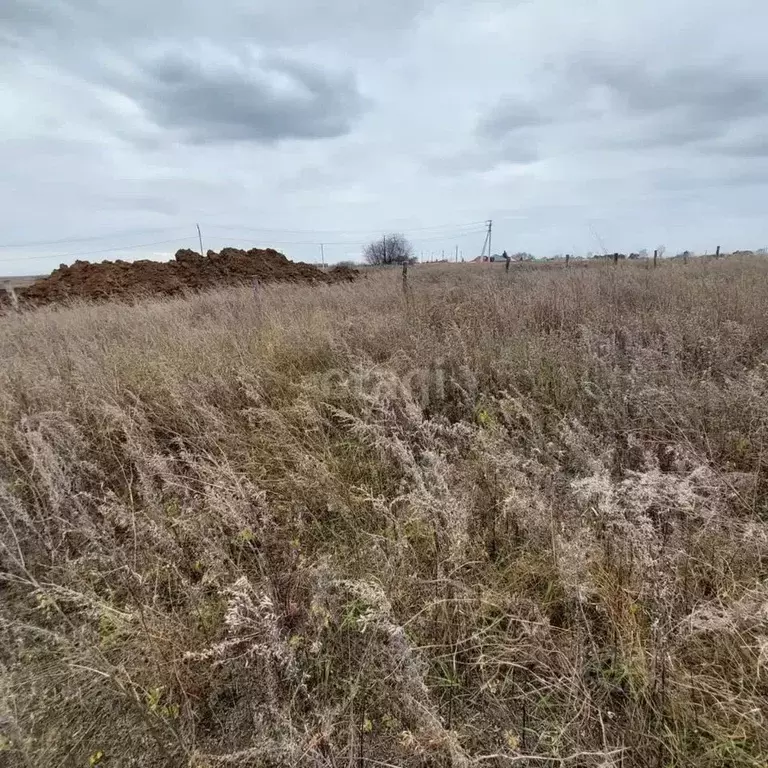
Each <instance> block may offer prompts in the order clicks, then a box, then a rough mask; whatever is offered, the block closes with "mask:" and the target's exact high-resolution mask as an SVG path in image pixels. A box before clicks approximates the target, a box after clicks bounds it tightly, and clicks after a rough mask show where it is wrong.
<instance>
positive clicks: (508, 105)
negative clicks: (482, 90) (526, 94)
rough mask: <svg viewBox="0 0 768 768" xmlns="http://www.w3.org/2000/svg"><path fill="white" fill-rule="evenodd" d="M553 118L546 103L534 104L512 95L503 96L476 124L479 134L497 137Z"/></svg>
mask: <svg viewBox="0 0 768 768" xmlns="http://www.w3.org/2000/svg"><path fill="white" fill-rule="evenodd" d="M554 119H555V115H553V114H551V113H550V112H549V110H548V109H547V107H546V105H536V104H532V103H530V102H529V101H525V100H523V99H517V98H514V97H512V96H505V97H503V98H502V99H501V100H500V101H499V103H498V104H496V105H495V106H494V107H492V108H491V109H490V110H489V111H488V112H487V113H486V114H485V115H483V116H482V117H481V118H480V120H479V122H478V126H477V131H478V133H479V134H480V136H483V137H486V138H489V139H498V138H500V137H502V136H505V135H506V134H508V133H510V132H512V131H517V130H519V129H521V128H535V127H537V126H541V125H546V124H547V123H550V122H552V121H553V120H554Z"/></svg>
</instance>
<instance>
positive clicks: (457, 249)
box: [456, 245, 459, 264]
mask: <svg viewBox="0 0 768 768" xmlns="http://www.w3.org/2000/svg"><path fill="white" fill-rule="evenodd" d="M456 263H457V264H458V263H459V246H458V245H457V246H456Z"/></svg>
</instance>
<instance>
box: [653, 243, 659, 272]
mask: <svg viewBox="0 0 768 768" xmlns="http://www.w3.org/2000/svg"><path fill="white" fill-rule="evenodd" d="M658 260H659V251H658V248H657V249H656V250H655V251H654V252H653V267H654V269H655V268H656V262H657V261H658Z"/></svg>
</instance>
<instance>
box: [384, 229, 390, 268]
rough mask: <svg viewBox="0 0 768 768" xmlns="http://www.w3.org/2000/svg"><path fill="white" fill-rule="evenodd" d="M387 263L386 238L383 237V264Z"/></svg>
mask: <svg viewBox="0 0 768 768" xmlns="http://www.w3.org/2000/svg"><path fill="white" fill-rule="evenodd" d="M388 263H389V262H388V261H387V236H386V235H384V264H388Z"/></svg>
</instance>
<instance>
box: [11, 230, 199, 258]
mask: <svg viewBox="0 0 768 768" xmlns="http://www.w3.org/2000/svg"><path fill="white" fill-rule="evenodd" d="M188 240H197V238H196V237H195V236H194V235H190V236H189V237H174V238H173V240H157V241H155V242H154V243H136V244H135V245H121V246H119V247H114V248H104V249H102V250H99V251H78V252H76V253H53V254H50V255H48V256H24V257H18V256H17V257H15V258H11V259H0V261H22V262H23V261H32V260H37V259H50V260H53V259H68V258H70V257H72V256H93V255H95V254H98V253H120V252H121V251H129V250H131V249H134V248H150V247H151V246H153V245H168V244H169V243H182V242H186V241H188Z"/></svg>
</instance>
